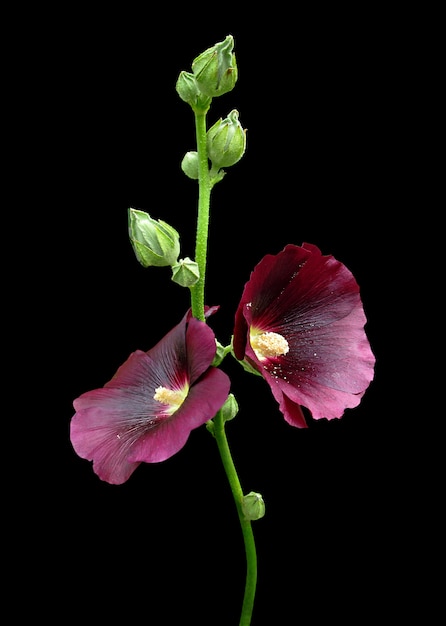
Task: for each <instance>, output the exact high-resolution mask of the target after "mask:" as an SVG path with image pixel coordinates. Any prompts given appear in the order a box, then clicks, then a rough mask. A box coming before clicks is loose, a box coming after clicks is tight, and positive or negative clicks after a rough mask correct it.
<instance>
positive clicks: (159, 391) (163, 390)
mask: <svg viewBox="0 0 446 626" xmlns="http://www.w3.org/2000/svg"><path fill="white" fill-rule="evenodd" d="M187 391H188V390H187V388H185V389H184V390H177V391H174V390H173V389H167V387H157V388H156V389H155V395H154V396H153V399H154V400H156V401H157V402H161V404H167V405H168V406H169V410H168V411H167V412H168V414H169V415H171V414H172V413H175V411H176V410H177V409H179V408H180V406H181V405H182V404H183V402H184V400H185V398H186V396H187Z"/></svg>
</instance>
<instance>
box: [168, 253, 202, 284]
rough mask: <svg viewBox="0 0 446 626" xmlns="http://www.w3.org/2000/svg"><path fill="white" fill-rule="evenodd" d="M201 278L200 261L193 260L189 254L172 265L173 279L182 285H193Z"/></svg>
mask: <svg viewBox="0 0 446 626" xmlns="http://www.w3.org/2000/svg"><path fill="white" fill-rule="evenodd" d="M199 279H200V270H199V268H198V263H196V262H195V261H192V260H191V259H190V258H189V257H188V256H187V257H186V258H184V259H180V260H179V261H178V262H177V263H175V265H173V266H172V280H173V282H174V283H177V284H178V285H181V287H192V286H193V285H195V283H197V282H198V281H199Z"/></svg>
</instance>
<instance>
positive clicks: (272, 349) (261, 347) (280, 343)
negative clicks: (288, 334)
mask: <svg viewBox="0 0 446 626" xmlns="http://www.w3.org/2000/svg"><path fill="white" fill-rule="evenodd" d="M250 340H251V346H252V349H253V350H254V352H255V353H256V356H257V358H258V359H260V360H262V359H266V358H268V357H274V356H282V355H284V354H286V353H287V352H288V351H289V349H290V347H289V345H288V341H287V340H286V339H285V337H283V336H282V335H280V334H279V333H272V332H268V333H261V334H258V335H256V334H251V337H250Z"/></svg>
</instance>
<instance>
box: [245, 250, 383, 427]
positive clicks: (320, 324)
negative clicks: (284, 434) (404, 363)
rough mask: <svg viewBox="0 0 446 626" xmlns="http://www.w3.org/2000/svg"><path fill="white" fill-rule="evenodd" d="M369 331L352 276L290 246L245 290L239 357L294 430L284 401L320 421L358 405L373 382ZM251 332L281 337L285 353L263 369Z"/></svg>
mask: <svg viewBox="0 0 446 626" xmlns="http://www.w3.org/2000/svg"><path fill="white" fill-rule="evenodd" d="M365 323H366V317H365V314H364V310H363V307H362V303H361V299H360V295H359V287H358V285H357V283H356V280H355V279H354V277H353V275H352V274H351V272H350V271H349V270H348V269H347V268H346V267H345V266H344V265H343V264H342V263H340V262H339V261H337V260H336V259H334V257H332V256H322V255H321V253H320V250H319V249H318V248H317V247H316V246H313V245H311V244H304V246H303V247H302V248H301V247H299V246H293V245H289V246H286V247H285V248H284V250H283V251H282V252H281V253H279V254H278V255H276V256H271V255H269V256H267V257H265V258H264V259H262V261H261V262H260V263H259V264H258V265H257V266H256V268H255V269H254V271H253V273H252V274H251V278H250V281H249V282H248V283H247V284H246V285H245V289H244V293H243V296H242V300H241V302H240V305H239V307H238V310H237V313H236V323H235V328H234V343H233V345H234V353H235V355H236V357H237V358H239V359H242V358H244V357H245V358H246V360H248V361H249V362H250V363H251V364H252V365H253V366H254V367H255V368H256V369H257V370H258V371H259V372H260V373H261V374H262V375H263V376H264V377H265V379H266V380H267V382H268V383H269V384H270V386H271V389H272V391H273V394H274V395H275V397H276V399H277V401H278V402H279V403H280V406H281V410H282V411H283V412H284V415H285V418H286V419H287V421H290V423H292V421H293V420H292V417H291V418H290V419H288V418H287V415H288V417H290V411H289V410H288V409H287V408H286V404H285V401H284V399H283V398H284V397H285V398H287V399H288V400H289V401H290V402H291V403H295V404H299V405H303V406H306V407H308V408H309V409H310V411H311V413H312V415H313V417H315V418H320V417H326V418H329V419H330V418H333V417H340V416H341V415H342V414H343V412H344V410H345V408H352V407H354V406H357V405H358V404H359V402H360V399H361V397H362V395H363V394H364V392H365V390H366V388H367V387H368V385H369V384H370V381H371V380H372V379H373V375H374V363H375V358H374V355H373V353H372V351H371V348H370V345H369V342H368V339H367V336H366V334H365V331H364V326H365ZM251 327H253V328H255V329H256V330H261V331H263V332H276V333H279V334H280V335H282V336H283V337H284V338H285V339H286V340H287V342H288V345H289V351H288V353H287V354H285V355H282V356H278V357H275V358H269V359H264V360H262V361H260V360H259V359H258V358H257V356H256V354H255V353H254V351H253V350H252V348H251V346H250V343H249V331H250V328H251ZM282 394H283V396H282Z"/></svg>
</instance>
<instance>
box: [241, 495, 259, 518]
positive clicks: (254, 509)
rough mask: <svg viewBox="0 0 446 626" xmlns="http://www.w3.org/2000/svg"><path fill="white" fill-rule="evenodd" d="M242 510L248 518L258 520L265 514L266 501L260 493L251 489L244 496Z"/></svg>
mask: <svg viewBox="0 0 446 626" xmlns="http://www.w3.org/2000/svg"><path fill="white" fill-rule="evenodd" d="M242 511H243V515H244V516H245V517H246V519H249V520H256V519H260V518H261V517H263V516H264V515H265V503H264V501H263V498H262V496H261V495H260V493H256V492H255V491H250V492H249V493H248V494H247V495H246V496H243V500H242Z"/></svg>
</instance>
